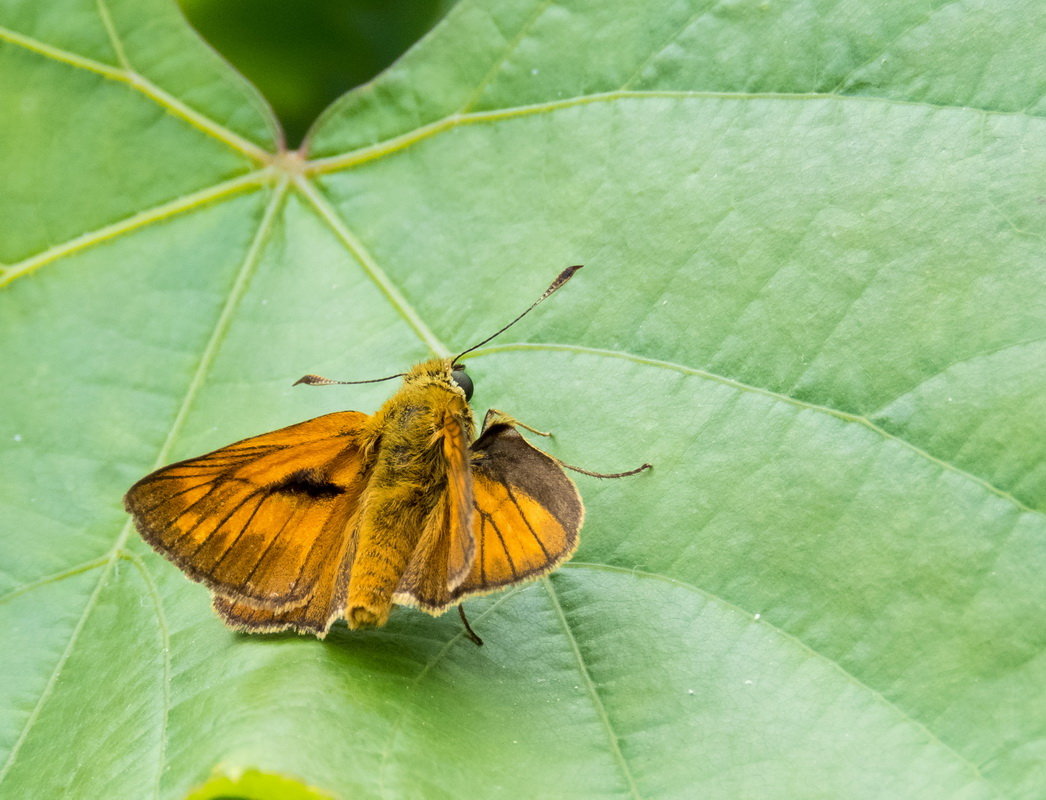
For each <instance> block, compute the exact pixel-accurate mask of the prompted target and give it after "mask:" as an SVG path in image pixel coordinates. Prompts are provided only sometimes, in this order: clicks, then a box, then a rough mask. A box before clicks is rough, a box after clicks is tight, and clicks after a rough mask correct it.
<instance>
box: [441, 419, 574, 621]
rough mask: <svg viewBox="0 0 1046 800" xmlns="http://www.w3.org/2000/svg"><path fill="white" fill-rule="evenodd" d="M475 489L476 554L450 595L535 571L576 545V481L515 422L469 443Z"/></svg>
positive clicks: (479, 590)
mask: <svg viewBox="0 0 1046 800" xmlns="http://www.w3.org/2000/svg"><path fill="white" fill-rule="evenodd" d="M472 492H473V498H474V508H475V511H474V515H473V522H472V534H473V537H474V539H475V557H474V559H473V562H472V568H471V569H470V571H469V573H468V575H467V576H466V577H465V579H464V580H463V581H462V582H461V583H460V584H459V585H458V586H457V587H455V588H454V590H453V591H452V592H451V595H452V598H453V600H454V601H455V602H460V601H461V600H462V599H463V598H465V597H468V596H469V595H476V594H485V593H487V592H491V591H494V590H496V589H500V588H502V587H504V586H508V585H510V584H514V583H519V582H522V581H527V580H533V579H535V578H539V577H541V576H542V575H545V574H546V573H548V572H549V571H551V570H553V569H555V568H556V567H557V566H558V565H559V564H561V563H562V562H564V561H566V560H567V559H568V558H570V556H571V555H572V554H573V552H574V550H575V549H576V548H577V543H578V531H579V530H580V529H581V524H582V522H583V521H584V516H585V509H584V506H583V505H582V503H581V498H580V496H579V495H578V491H577V488H576V487H575V486H574V482H573V481H571V480H570V478H568V477H567V476H566V474H565V473H564V472H563V468H562V467H560V466H559V464H557V463H556V462H555V461H554V460H553V459H552V458H550V457H549V456H547V455H545V454H544V453H542V452H541V451H540V450H538V449H537V448H535V447H533V446H532V445H531V444H530V443H529V442H528V441H527V440H526V439H524V438H523V437H522V436H521V435H520V434H519V432H518V431H517V430H516V429H515V428H513V427H512V426H510V425H506V424H495V425H492V426H491V427H489V428H487V430H485V431H484V432H483V434H482V435H481V436H480V437H479V439H477V440H476V441H475V442H474V443H473V445H472ZM452 547H453V544H452Z"/></svg>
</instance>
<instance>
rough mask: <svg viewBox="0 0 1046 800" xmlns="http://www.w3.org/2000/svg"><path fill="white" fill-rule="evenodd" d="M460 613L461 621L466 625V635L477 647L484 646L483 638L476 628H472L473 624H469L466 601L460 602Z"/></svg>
mask: <svg viewBox="0 0 1046 800" xmlns="http://www.w3.org/2000/svg"><path fill="white" fill-rule="evenodd" d="M458 613H459V614H460V615H461V621H462V623H464V625H465V635H466V636H468V637H469V639H471V640H472V642H473V644H475V645H476V646H477V647H482V646H483V640H482V639H480V638H479V635H478V634H477V633H476V632H475V631H474V630H472V626H471V625H469V618H468V617H466V616H465V604H464V603H458Z"/></svg>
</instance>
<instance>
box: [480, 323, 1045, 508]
mask: <svg viewBox="0 0 1046 800" xmlns="http://www.w3.org/2000/svg"><path fill="white" fill-rule="evenodd" d="M511 350H547V351H552V352H564V353H581V354H586V355H594V356H604V357H607V358H620V359H623V360H625V361H632V362H634V363H636V364H641V365H644V366H648V367H655V368H658V369H670V370H673V371H675V372H681V373H683V374H685V375H694V376H697V377H701V378H705V379H707V380H711V381H715V382H716V383H721V384H723V385H724V386H729V387H731V388H734V389H737V390H739V391H743V392H753V393H755V394H759V395H762V396H764V397H768V398H770V399H772V400H777V401H780V402H782V403H788V404H790V405H793V406H797V407H799V408H803V409H808V410H810V411H816V412H818V413H821V414H828V415H829V416H833V417H836V418H837V419H841V420H843V421H844V422H851V423H855V424H857V425H861V426H863V427H865V428H868V429H869V430H871V431H873V432H874V433H876V434H878V435H879V436H881V437H883V438H884V439H888V440H890V441H893V442H896V443H897V444H899V445H901V446H902V447H904V448H906V449H908V450H910V451H911V452H913V453H915V454H916V455H917V456H919V457H921V458H924V459H926V460H927V461H930V462H931V463H933V464H936V465H937V466H938V467H941V468H942V469H945V470H948V471H949V472H953V473H955V474H956V475H959V476H961V477H962V478H965V479H967V480H970V481H973V482H974V483H976V484H978V485H979V486H981V487H982V488H984V489H987V490H988V491H989V492H991V493H992V494H995V495H998V496H999V497H1001V498H1003V499H1004V500H1008V501H1009V502H1011V503H1013V505H1015V506H1016V507H1017V508H1019V509H1020V510H1021V511H1025V512H1028V513H1030V514H1036V515H1039V516H1046V511H1042V510H1040V509H1037V508H1033V507H1031V506H1029V505H1027V504H1025V503H1023V502H1022V501H1021V500H1019V499H1018V498H1017V497H1016V496H1014V495H1013V494H1012V493H1010V492H1008V491H1006V490H1005V489H1002V488H1001V487H999V486H996V485H995V484H993V483H991V482H990V481H987V480H985V479H984V478H981V477H978V476H977V475H974V474H973V473H972V472H967V471H966V470H964V469H962V468H961V467H959V466H956V465H955V464H952V463H951V462H949V461H945V460H944V459H942V458H938V457H937V456H935V455H933V454H932V453H930V452H928V451H926V450H924V449H922V448H921V447H919V446H917V445H915V444H912V443H911V442H909V441H908V440H906V439H903V438H902V437H900V436H898V435H896V434H893V433H890V432H889V431H887V430H886V429H885V428H882V427H880V426H879V425H877V424H876V423H874V422H872V421H871V420H870V419H869V418H868V417H866V416H863V415H861V414H854V413H851V412H849V411H842V410H840V409H837V408H832V407H831V406H825V405H818V404H817V403H810V402H808V401H806V400H800V399H799V398H797V397H792V396H790V395H787V394H783V393H781V392H775V391H773V390H772V389H764V388H763V387H761V386H753V385H752V384H748V383H743V382H742V381H739V380H735V379H734V378H728V377H726V376H724V375H718V374H716V373H714V372H709V371H707V370H703V369H697V368H695V367H688V366H686V365H685V364H678V363H675V362H672V361H663V360H661V359H657V358H648V357H646V356H640V355H636V354H634V353H628V352H624V351H621V350H604V349H601V348H598V347H586V346H584V345H572V344H553V343H547V342H546V343H541V344H538V343H530V342H519V343H515V344H502V345H496V346H492V347H484V348H482V349H480V350H477V351H476V354H477V355H478V354H480V353H497V352H504V351H511Z"/></svg>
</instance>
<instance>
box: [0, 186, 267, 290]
mask: <svg viewBox="0 0 1046 800" xmlns="http://www.w3.org/2000/svg"><path fill="white" fill-rule="evenodd" d="M272 174H273V173H272V170H271V169H268V168H266V169H259V170H255V171H254V172H248V173H246V174H244V175H240V176H239V177H237V178H233V179H231V180H228V181H224V182H222V183H219V184H216V185H215V186H210V187H208V188H206V189H201V190H200V191H198V192H193V193H192V194H186V195H182V196H181V197H177V198H175V199H173V200H169V201H168V202H166V203H163V204H161V205H158V206H154V207H153V208H149V209H146V210H145V211H139V212H138V213H136V214H132V215H131V216H129V217H126V218H124V219H122V220H120V221H118V222H114V223H111V224H109V225H104V226H102V227H101V228H97V229H96V230H93V231H89V232H87V233H83V234H80V235H79V236H74V237H73V238H72V239H69V240H67V241H65V242H62V243H61V244H57V245H55V246H53V247H49V248H48V249H47V250H43V251H41V252H39V253H37V254H36V255H33V256H30V257H29V258H27V259H25V260H23V261H20V262H18V263H15V264H11V265H9V266H8V267H7V269H6V270H4V271H3V272H2V273H0V287H3V286H6V285H7V284H9V283H11V282H12V281H13V280H15V279H16V278H20V277H22V276H23V275H28V274H29V273H31V272H33V271H34V270H36V269H39V268H40V267H43V266H45V265H47V264H50V263H51V262H53V261H57V260H58V259H60V258H64V257H65V256H69V255H73V254H74V253H78V252H79V251H81V250H86V249H88V248H90V247H94V246H95V245H99V244H102V243H104V242H107V241H109V240H110V239H116V238H118V237H120V236H123V235H125V234H128V233H132V232H134V231H136V230H138V229H139V228H144V227H145V226H147V225H151V224H152V223H154V222H162V221H164V220H167V219H170V218H171V217H176V216H178V215H179V214H184V213H185V212H187V211H192V210H194V209H196V208H199V207H201V206H204V205H206V204H208V203H213V202H215V201H217V200H223V199H225V198H226V197H230V196H232V195H235V194H238V193H240V192H243V191H247V190H249V189H255V188H257V187H259V186H262V185H264V184H265V183H266V182H267V181H269V180H270V179H271V177H272Z"/></svg>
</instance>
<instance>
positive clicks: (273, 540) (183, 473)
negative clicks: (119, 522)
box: [125, 411, 367, 609]
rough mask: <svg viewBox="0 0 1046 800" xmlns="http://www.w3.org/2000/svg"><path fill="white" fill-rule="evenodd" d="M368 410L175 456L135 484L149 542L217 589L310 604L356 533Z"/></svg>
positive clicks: (266, 602) (267, 603)
mask: <svg viewBox="0 0 1046 800" xmlns="http://www.w3.org/2000/svg"><path fill="white" fill-rule="evenodd" d="M366 419H367V416H366V415H365V414H360V413H358V412H352V411H347V412H339V413H335V414H328V415H326V416H323V417H318V418H316V419H313V420H309V421H307V422H302V423H299V424H297V425H292V426H290V427H288V428H283V429H281V430H278V431H273V432H272V433H267V434H263V435H261V436H256V437H253V438H251V439H245V440H244V441H242V442H237V443H236V444H232V445H229V446H228V447H225V448H222V449H221V450H216V451H214V452H213V453H209V454H207V455H204V456H200V457H199V458H194V459H189V460H187V461H181V462H178V463H177V464H172V465H171V466H169V467H165V468H164V469H161V470H157V471H156V472H154V473H152V474H151V475H148V476H146V477H145V478H143V479H142V480H140V481H139V482H138V483H136V484H135V485H134V486H133V487H131V490H130V491H129V492H128V493H127V496H126V498H125V504H126V506H127V509H128V511H130V512H131V514H132V515H133V516H134V518H135V523H136V524H137V526H138V529H139V531H140V532H141V534H142V536H143V538H145V540H146V541H148V542H149V543H150V544H151V545H152V546H153V547H155V548H156V549H157V550H159V551H160V552H161V553H162V554H164V555H165V556H167V557H168V558H169V559H171V561H173V562H174V563H175V564H177V565H178V566H179V567H181V568H182V569H183V570H185V572H186V573H187V574H188V575H189V576H190V577H192V578H193V579H195V580H198V581H201V582H203V583H205V584H206V585H207V586H209V587H210V588H211V589H213V590H214V591H215V592H217V593H219V594H222V595H225V596H226V597H229V598H231V599H234V600H238V601H242V602H248V603H250V604H252V605H255V606H260V607H267V608H270V609H280V608H290V607H294V606H298V605H302V604H304V603H307V602H308V601H309V599H310V597H311V596H312V594H313V591H314V587H315V585H316V584H317V582H318V581H319V580H320V576H321V572H322V571H323V570H325V569H327V567H328V566H329V562H330V560H331V559H337V557H338V555H339V554H340V553H341V552H342V551H343V550H344V546H345V542H346V538H347V537H350V536H351V534H352V530H351V526H350V524H349V522H350V518H351V517H352V514H353V512H354V510H355V509H356V508H357V507H358V505H359V497H360V495H361V494H362V492H363V489H364V487H365V483H366V477H367V476H366V471H367V466H366V463H365V457H364V449H363V446H362V440H361V428H362V425H363V423H364V421H365V420H366ZM303 464H305V465H308V467H307V468H305V469H303V468H302V465H303Z"/></svg>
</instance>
